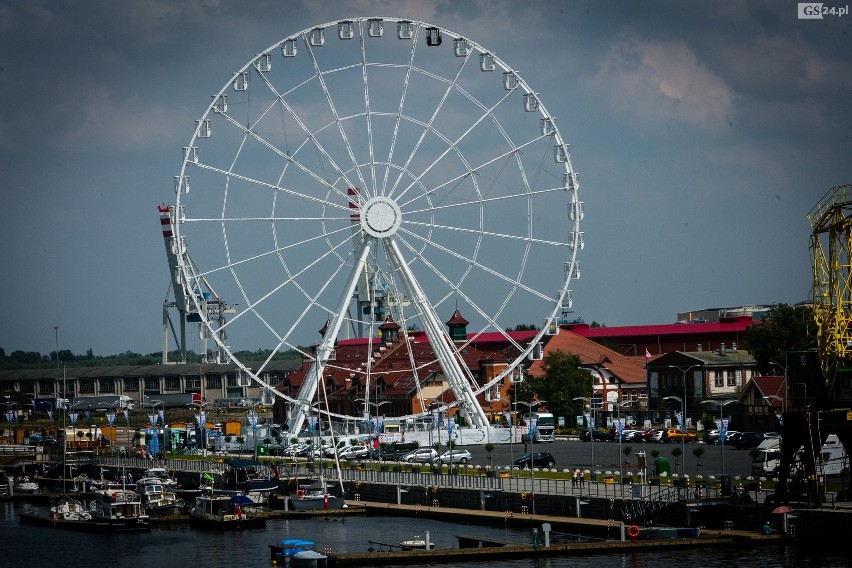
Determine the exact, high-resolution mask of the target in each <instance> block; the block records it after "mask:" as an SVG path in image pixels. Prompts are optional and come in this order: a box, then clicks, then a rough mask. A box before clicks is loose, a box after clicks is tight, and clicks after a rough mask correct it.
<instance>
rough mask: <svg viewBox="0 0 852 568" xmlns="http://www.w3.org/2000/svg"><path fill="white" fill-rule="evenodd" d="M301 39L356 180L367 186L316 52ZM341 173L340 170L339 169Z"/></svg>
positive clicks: (308, 43) (304, 38)
mask: <svg viewBox="0 0 852 568" xmlns="http://www.w3.org/2000/svg"><path fill="white" fill-rule="evenodd" d="M302 39H303V40H304V42H305V45H306V46H307V49H308V54H309V55H310V57H311V61H312V62H313V65H314V72H315V73H316V75H317V80H318V81H319V84H320V87H322V91H323V94H324V95H325V99H326V104H327V105H328V109H329V111H330V112H331V114H332V116H333V117H334V121H335V123H336V124H337V129H338V132H339V133H340V139H341V141H342V142H343V144H344V145H345V146H346V151H347V153H348V154H349V159H350V160H351V161H352V167H353V169H354V171H355V173H356V174H357V175H358V180H359V181H360V182H361V187H367V182H366V181H365V179H364V175H363V173H362V172H361V168H359V167H358V159H357V158H356V157H355V152H354V151H353V150H352V144H351V143H350V142H349V137H348V136H347V135H346V129H345V128H344V127H343V122H342V121H341V119H340V115H339V114H338V113H337V109H336V108H335V106H334V100H333V99H332V96H331V92H330V91H329V88H328V84H327V83H326V81H325V76H324V75H323V73H322V70H321V69H320V66H319V62H318V61H317V57H316V54H315V53H314V50H313V49H312V48H311V44H310V42H309V41H308V39H307V37H305V36H304V35H303V36H302ZM340 173H342V171H340Z"/></svg>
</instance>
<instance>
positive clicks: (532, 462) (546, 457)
mask: <svg viewBox="0 0 852 568" xmlns="http://www.w3.org/2000/svg"><path fill="white" fill-rule="evenodd" d="M512 465H514V466H515V467H520V468H522V469H523V468H528V467H548V468H550V467H553V466H554V465H556V460H555V459H553V456H552V455H551V454H549V453H547V452H534V453H533V452H530V453H528V454H524V455H523V456H521V457H519V458H518V459H516V460H515V461H514V462H512Z"/></svg>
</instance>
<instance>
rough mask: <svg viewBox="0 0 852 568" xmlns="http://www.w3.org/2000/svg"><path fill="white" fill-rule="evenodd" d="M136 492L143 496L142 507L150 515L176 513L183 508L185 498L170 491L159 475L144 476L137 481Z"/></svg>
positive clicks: (166, 515)
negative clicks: (179, 497)
mask: <svg viewBox="0 0 852 568" xmlns="http://www.w3.org/2000/svg"><path fill="white" fill-rule="evenodd" d="M136 493H138V494H139V496H140V497H141V498H142V508H143V509H145V512H146V513H147V514H148V516H149V517H168V516H172V515H176V514H178V513H179V512H180V510H181V509H182V508H183V505H184V501H183V499H178V498H177V496H176V495H175V494H174V492H172V491H169V490H168V488H167V486H166V485H165V484H164V483H163V480H162V479H160V478H159V477H143V478H142V479H139V480H138V481H137V482H136Z"/></svg>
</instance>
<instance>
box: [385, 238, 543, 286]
mask: <svg viewBox="0 0 852 568" xmlns="http://www.w3.org/2000/svg"><path fill="white" fill-rule="evenodd" d="M400 231H403V232H405V233H406V234H408V235H411V236H412V237H413V238H415V239H417V240H422V241H424V242H428V243H429V245H430V246H432V247H434V248H435V250H438V251H440V252H443V253H446V254H448V255H450V256H452V257H454V258H456V259H457V260H461V261H462V262H465V263H468V264H470V265H471V266H474V267H476V268H478V269H480V270H482V271H483V272H486V273H488V274H490V275H491V276H494V277H496V278H498V279H499V280H501V281H503V282H505V283H507V284H511V285H512V286H515V287H517V288H519V289H521V290H523V291H525V292H528V293H530V294H532V295H533V296H536V297H538V298H541V299H543V300H552V298H551V297H550V296H549V295H547V294H543V293H541V292H539V291H538V290H536V289H534V288H530V287H529V286H527V285H526V284H524V283H523V282H520V281H519V280H518V279H517V278H512V277H510V276H506V275H505V274H502V273H500V272H498V271H496V270H494V269H493V268H490V267H488V266H485V265H484V264H482V263H480V262H478V261H477V260H476V259H473V258H469V257H466V256H464V255H462V254H459V253H458V252H456V251H454V250H451V249H449V248H447V247H445V246H442V245H440V244H438V243H436V242H434V241H427V240H426V239H425V238H424V237H422V236H421V235H418V234H417V233H414V232H411V231H407V230H405V229H404V228H400ZM411 250H412V252H414V253H415V254H417V256H418V258H420V259H421V260H424V262H425V261H426V259H425V257H423V256H422V255H421V254H419V253H416V252H415V250H414V248H413V247H411ZM521 271H523V267H522V269H521Z"/></svg>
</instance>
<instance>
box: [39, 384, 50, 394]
mask: <svg viewBox="0 0 852 568" xmlns="http://www.w3.org/2000/svg"><path fill="white" fill-rule="evenodd" d="M38 394H53V381H39V382H38Z"/></svg>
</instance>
